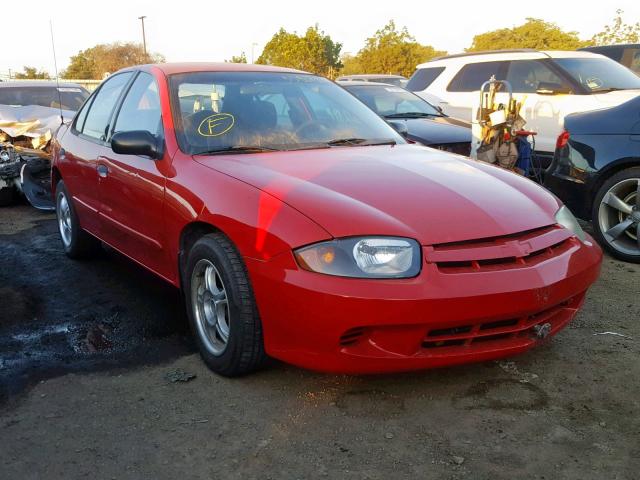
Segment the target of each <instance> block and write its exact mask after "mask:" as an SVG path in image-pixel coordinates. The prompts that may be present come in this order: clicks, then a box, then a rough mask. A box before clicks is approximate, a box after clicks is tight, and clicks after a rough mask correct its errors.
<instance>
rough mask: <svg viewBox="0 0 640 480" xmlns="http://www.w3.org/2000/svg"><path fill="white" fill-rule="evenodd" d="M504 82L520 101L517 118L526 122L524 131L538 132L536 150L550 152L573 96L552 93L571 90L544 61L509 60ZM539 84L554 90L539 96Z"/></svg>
mask: <svg viewBox="0 0 640 480" xmlns="http://www.w3.org/2000/svg"><path fill="white" fill-rule="evenodd" d="M506 80H507V81H508V82H509V83H510V84H511V89H512V90H513V94H514V97H515V98H516V99H518V100H519V101H521V102H522V108H521V109H520V116H522V118H524V120H525V121H526V122H527V124H526V125H525V129H527V130H533V131H535V132H537V135H536V138H535V141H536V150H538V151H540V152H549V153H552V152H553V151H554V149H555V144H556V139H557V138H558V135H559V134H560V133H561V132H562V128H563V123H564V112H565V110H566V105H567V104H568V103H569V102H571V99H572V98H573V95H571V94H567V93H565V94H556V93H553V94H551V92H552V91H553V90H556V91H563V90H566V91H567V92H568V91H570V90H571V87H570V85H569V83H568V82H567V80H565V79H564V78H563V77H561V76H560V75H559V74H558V73H556V72H555V71H553V70H552V68H551V67H550V66H548V65H546V64H545V62H544V61H543V60H513V61H511V62H510V63H509V68H508V72H507V77H506ZM541 85H542V86H543V87H545V89H546V90H549V88H550V87H554V86H555V88H554V89H553V90H549V92H550V93H549V94H539V93H537V92H538V90H539V87H540V86H541Z"/></svg>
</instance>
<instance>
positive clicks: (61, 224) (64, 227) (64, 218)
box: [56, 193, 72, 248]
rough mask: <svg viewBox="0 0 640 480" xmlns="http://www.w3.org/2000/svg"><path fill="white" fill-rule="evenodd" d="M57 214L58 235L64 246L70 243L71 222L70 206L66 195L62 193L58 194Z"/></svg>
mask: <svg viewBox="0 0 640 480" xmlns="http://www.w3.org/2000/svg"><path fill="white" fill-rule="evenodd" d="M56 213H57V216H58V229H59V230H60V237H61V238H62V243H63V244H64V246H65V247H67V248H68V247H69V246H70V245H71V235H72V224H71V208H70V207H69V202H68V201H67V196H66V195H65V194H64V193H60V194H59V195H58V204H57V212H56Z"/></svg>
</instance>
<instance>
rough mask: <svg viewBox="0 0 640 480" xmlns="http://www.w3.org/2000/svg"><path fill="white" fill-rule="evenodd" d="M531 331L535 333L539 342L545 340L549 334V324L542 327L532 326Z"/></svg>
mask: <svg viewBox="0 0 640 480" xmlns="http://www.w3.org/2000/svg"><path fill="white" fill-rule="evenodd" d="M533 331H534V332H535V333H536V337H538V338H539V339H540V340H542V339H543V338H547V337H548V336H549V334H550V333H551V324H550V323H543V324H542V325H534V327H533Z"/></svg>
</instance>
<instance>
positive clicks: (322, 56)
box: [256, 25, 342, 78]
mask: <svg viewBox="0 0 640 480" xmlns="http://www.w3.org/2000/svg"><path fill="white" fill-rule="evenodd" d="M340 50H342V44H341V43H338V42H334V41H333V40H332V39H331V37H330V36H329V35H325V33H324V32H323V31H321V30H320V29H319V27H318V25H315V26H314V27H309V28H308V29H307V31H306V33H305V35H304V36H300V35H298V34H296V33H295V32H294V33H289V32H287V31H286V30H285V29H284V28H281V29H280V30H279V31H278V32H277V33H276V34H275V35H274V36H273V37H272V38H271V40H269V42H268V43H267V44H266V45H265V47H264V50H263V51H262V54H261V55H260V57H258V60H257V61H256V63H259V64H263V65H278V66H280V67H289V68H297V69H298V70H305V71H308V72H312V73H317V74H320V75H324V76H327V77H330V78H334V77H335V75H336V73H337V71H338V70H339V69H340V68H342V63H341V62H340Z"/></svg>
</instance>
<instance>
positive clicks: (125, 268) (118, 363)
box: [0, 206, 194, 403]
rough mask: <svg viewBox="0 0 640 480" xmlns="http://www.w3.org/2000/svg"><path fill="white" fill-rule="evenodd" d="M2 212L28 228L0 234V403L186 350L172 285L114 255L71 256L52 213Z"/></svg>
mask: <svg viewBox="0 0 640 480" xmlns="http://www.w3.org/2000/svg"><path fill="white" fill-rule="evenodd" d="M10 209H11V210H12V212H13V214H14V215H15V210H18V211H19V212H20V213H21V214H22V215H24V216H26V217H27V219H28V220H29V221H30V222H31V221H33V225H34V226H33V227H31V228H28V229H16V231H15V232H9V234H5V233H6V232H4V231H3V232H2V234H0V267H1V268H0V403H4V402H6V401H7V400H10V399H13V398H15V396H16V394H18V393H20V392H21V391H23V390H24V389H25V387H27V386H29V385H31V384H33V383H34V382H36V381H38V380H41V379H45V378H48V377H51V376H55V375H61V374H65V373H67V372H82V371H97V370H105V369H117V368H124V367H132V366H136V365H142V364H151V363H159V362H166V361H170V360H172V359H174V358H176V357H178V356H181V355H185V354H189V353H192V352H193V351H194V347H193V344H192V342H191V340H190V336H189V332H188V327H187V322H186V318H185V315H184V306H183V303H182V300H181V297H180V294H179V292H178V291H177V290H176V289H174V288H173V287H172V286H170V285H168V284H165V283H164V282H163V281H162V280H159V279H157V278H156V277H154V276H153V275H152V274H150V273H148V272H146V271H145V270H143V269H141V268H140V267H138V266H137V265H134V264H132V263H131V262H129V261H128V260H126V259H124V258H123V257H121V256H120V255H118V254H117V253H114V252H106V251H105V252H104V253H103V254H101V255H100V256H99V257H98V258H95V259H91V260H87V261H73V260H70V259H68V258H67V257H66V256H65V255H64V254H63V252H62V247H61V245H60V240H59V238H58V233H57V229H56V223H55V220H53V219H51V217H50V216H48V217H43V216H42V215H40V214H39V212H37V211H35V210H33V209H30V208H28V207H25V206H18V207H11V208H10ZM3 214H4V211H3Z"/></svg>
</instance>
